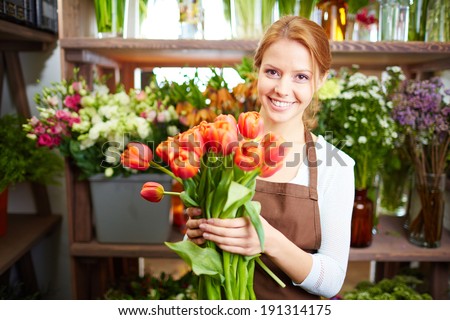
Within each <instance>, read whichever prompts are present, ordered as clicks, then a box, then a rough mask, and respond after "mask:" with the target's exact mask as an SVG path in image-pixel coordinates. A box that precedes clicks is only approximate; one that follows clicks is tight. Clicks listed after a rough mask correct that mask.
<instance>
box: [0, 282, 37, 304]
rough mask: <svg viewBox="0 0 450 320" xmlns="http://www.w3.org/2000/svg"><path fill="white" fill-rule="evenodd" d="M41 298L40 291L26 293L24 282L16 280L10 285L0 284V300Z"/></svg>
mask: <svg viewBox="0 0 450 320" xmlns="http://www.w3.org/2000/svg"><path fill="white" fill-rule="evenodd" d="M40 298H41V293H40V292H35V293H33V294H27V293H25V290H24V284H23V283H21V282H16V283H14V284H10V285H0V300H38V299H40Z"/></svg>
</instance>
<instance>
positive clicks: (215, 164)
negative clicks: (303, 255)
mask: <svg viewBox="0 0 450 320" xmlns="http://www.w3.org/2000/svg"><path fill="white" fill-rule="evenodd" d="M287 151H288V150H287V147H286V145H285V144H284V141H283V140H282V138H281V137H278V136H277V135H275V134H274V133H267V134H264V133H263V119H262V118H261V117H260V115H259V113H257V112H254V111H251V112H246V113H242V114H240V116H239V119H238V122H236V119H235V118H234V117H233V116H232V115H219V116H218V117H216V118H215V120H214V121H213V122H205V121H204V122H202V123H200V124H199V125H197V126H195V127H193V128H191V129H189V130H187V131H185V132H182V133H180V134H178V135H176V136H174V137H170V138H168V139H167V140H166V141H164V142H162V143H161V144H159V145H158V146H157V148H156V154H157V155H158V156H159V157H160V158H161V159H162V161H164V162H165V163H167V164H168V166H169V168H170V169H168V168H167V167H166V166H163V165H161V164H160V163H157V161H156V160H155V159H153V154H152V151H151V150H150V149H149V148H148V147H147V146H146V145H144V144H140V143H136V142H131V143H129V144H128V145H127V148H126V149H125V151H124V152H123V153H122V157H121V160H122V164H123V165H124V166H125V167H130V168H133V169H137V170H143V171H145V170H147V169H148V168H150V167H153V168H156V169H159V170H161V171H163V172H165V173H167V174H169V175H170V176H171V177H172V178H173V179H175V180H177V181H179V182H180V183H182V185H183V188H184V191H183V192H181V193H175V192H170V191H165V190H164V188H163V187H162V186H161V185H159V184H157V183H154V182H147V183H145V184H144V186H143V187H142V191H141V196H142V197H143V198H145V199H146V200H148V201H151V202H158V201H160V200H161V199H162V197H163V196H164V195H177V196H180V197H181V200H182V201H183V203H184V205H185V206H186V207H199V208H201V209H202V214H203V217H204V218H206V219H208V218H223V219H228V218H236V217H248V218H249V219H250V221H251V223H252V224H253V226H254V227H255V229H256V231H257V234H258V237H259V240H260V243H261V250H262V251H263V250H264V231H263V228H262V224H261V220H260V217H259V214H260V210H261V206H260V203H259V202H256V201H252V198H253V195H254V193H255V185H256V178H257V177H258V176H261V177H269V176H271V175H272V174H274V173H275V172H276V171H277V170H279V169H280V168H281V166H282V163H283V161H284V158H285V156H286V153H287ZM165 244H166V245H167V246H168V247H169V248H171V249H172V250H174V251H175V252H176V253H177V254H178V255H179V256H180V257H181V258H183V259H184V260H185V261H186V262H187V263H188V264H189V266H190V267H191V268H192V270H193V271H194V273H195V274H197V275H198V276H199V286H198V298H199V299H222V298H225V299H228V300H232V299H241V300H242V299H246V300H247V299H248V300H250V299H255V298H256V297H255V293H254V291H253V274H254V268H255V263H258V264H259V265H261V267H262V268H263V269H264V270H265V271H266V272H268V274H269V275H270V276H271V277H272V278H273V279H274V280H275V281H277V282H278V283H279V284H280V285H281V286H284V284H283V283H282V282H281V280H279V279H278V278H277V277H276V276H275V275H274V274H273V273H272V272H271V271H270V270H269V269H268V268H267V267H266V266H265V265H264V264H263V262H262V261H261V260H260V259H259V255H255V256H242V255H239V254H233V253H230V252H226V251H222V250H221V249H220V248H218V247H217V246H216V244H215V243H214V242H211V241H206V243H205V244H204V245H202V246H198V245H197V244H194V243H193V242H191V241H180V242H176V243H168V242H166V243H165Z"/></svg>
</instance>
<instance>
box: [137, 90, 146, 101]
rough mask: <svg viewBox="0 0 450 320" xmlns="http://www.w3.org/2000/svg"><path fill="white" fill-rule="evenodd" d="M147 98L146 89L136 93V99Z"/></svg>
mask: <svg viewBox="0 0 450 320" xmlns="http://www.w3.org/2000/svg"><path fill="white" fill-rule="evenodd" d="M146 98H147V94H146V93H145V91H140V92H139V93H138V94H137V95H136V100H137V101H144V100H145V99H146Z"/></svg>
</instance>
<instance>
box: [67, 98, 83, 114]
mask: <svg viewBox="0 0 450 320" xmlns="http://www.w3.org/2000/svg"><path fill="white" fill-rule="evenodd" d="M80 101H81V96H80V95H79V94H74V95H73V96H67V97H66V98H65V99H64V105H66V106H67V107H68V108H69V109H72V110H74V111H78V110H79V109H80Z"/></svg>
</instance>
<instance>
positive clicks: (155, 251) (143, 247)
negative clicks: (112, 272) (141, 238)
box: [70, 228, 183, 258]
mask: <svg viewBox="0 0 450 320" xmlns="http://www.w3.org/2000/svg"><path fill="white" fill-rule="evenodd" d="M182 239H183V235H182V234H181V233H180V232H179V231H178V230H177V229H175V228H173V229H172V233H171V234H170V236H169V239H168V241H170V242H176V241H180V240H182ZM70 252H71V255H72V256H79V257H128V258H133V257H147V258H178V255H177V254H176V253H174V252H173V251H172V250H170V249H169V248H168V247H166V246H165V245H164V244H115V243H100V242H98V241H96V240H93V241H90V242H74V243H72V245H71V246H70Z"/></svg>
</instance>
